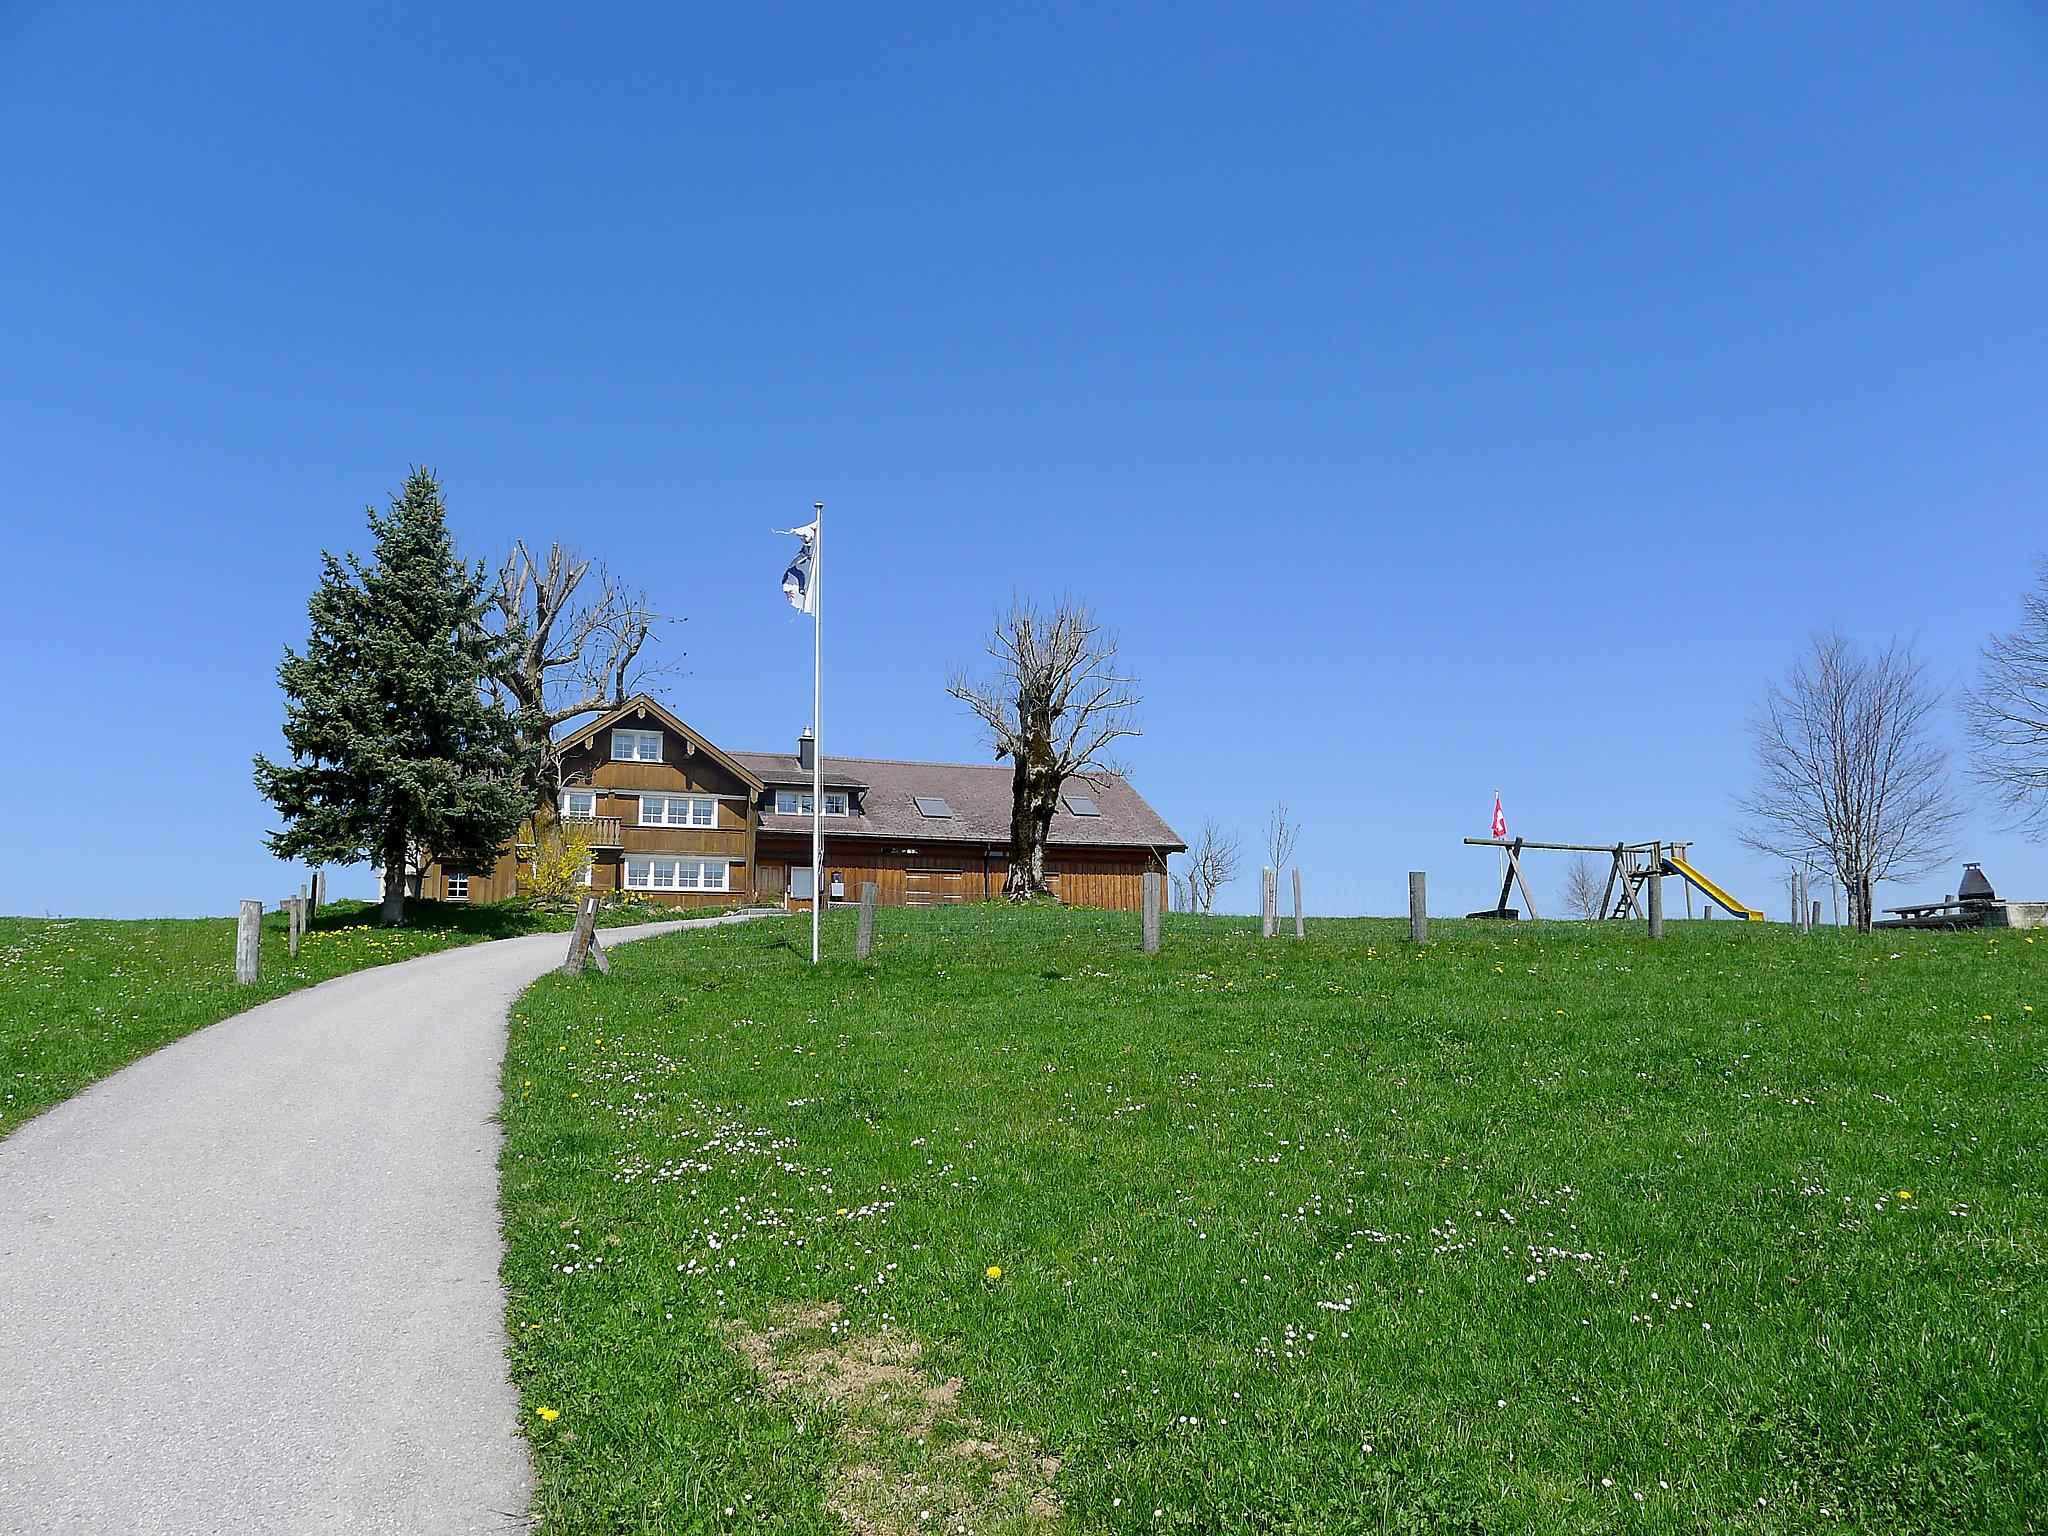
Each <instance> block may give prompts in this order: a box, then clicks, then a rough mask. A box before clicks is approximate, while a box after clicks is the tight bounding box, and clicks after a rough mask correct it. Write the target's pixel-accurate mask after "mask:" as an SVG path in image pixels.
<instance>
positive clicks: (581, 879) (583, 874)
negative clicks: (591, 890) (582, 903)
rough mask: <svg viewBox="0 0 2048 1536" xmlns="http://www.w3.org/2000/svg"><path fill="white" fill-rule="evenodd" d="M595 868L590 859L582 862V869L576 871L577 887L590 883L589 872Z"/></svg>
mask: <svg viewBox="0 0 2048 1536" xmlns="http://www.w3.org/2000/svg"><path fill="white" fill-rule="evenodd" d="M596 867H597V866H596V863H595V862H594V861H592V860H590V859H585V860H584V861H583V867H582V868H581V869H579V870H577V871H576V883H577V884H578V885H589V884H590V883H591V876H590V872H591V870H593V869H595V868H596Z"/></svg>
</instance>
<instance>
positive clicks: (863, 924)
mask: <svg viewBox="0 0 2048 1536" xmlns="http://www.w3.org/2000/svg"><path fill="white" fill-rule="evenodd" d="M881 895H882V893H881V891H880V889H879V888H878V887H877V886H876V885H875V882H874V881H872V880H863V881H861V883H860V926H859V927H858V928H856V929H855V930H854V934H853V958H854V959H856V960H865V959H867V957H868V956H869V955H870V954H872V953H873V952H874V948H875V903H876V902H877V901H879V900H880V899H881Z"/></svg>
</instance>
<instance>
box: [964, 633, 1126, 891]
mask: <svg viewBox="0 0 2048 1536" xmlns="http://www.w3.org/2000/svg"><path fill="white" fill-rule="evenodd" d="M1116 648H1117V647H1116V637H1115V636H1113V635H1108V634H1105V633H1104V632H1103V630H1102V627H1101V626H1100V625H1098V624H1097V623H1096V622H1095V616H1094V615H1093V614H1092V613H1090V612H1089V611H1088V608H1087V606H1086V605H1085V604H1083V603H1080V602H1076V601H1075V600H1074V599H1072V598H1062V599H1061V600H1060V601H1059V602H1058V603H1057V604H1056V605H1054V606H1053V607H1052V608H1049V609H1041V608H1040V607H1038V606H1037V605H1036V604H1035V603H1032V602H1029V601H1027V600H1024V599H1021V598H1019V599H1013V600H1012V601H1011V603H1010V611H1009V612H1008V613H1007V614H1003V615H999V616H998V617H997V619H996V625H995V630H994V632H993V633H992V634H991V635H990V636H989V640H988V654H989V655H990V656H991V657H993V658H994V660H995V664H996V665H995V673H994V675H993V676H992V677H990V678H988V679H986V680H985V681H979V682H977V681H975V680H974V679H972V678H970V677H969V676H968V674H967V672H966V670H965V669H964V668H955V669H954V671H953V673H952V675H951V676H950V677H949V678H948V679H947V681H946V691H947V692H948V693H950V694H951V695H952V696H953V697H954V698H956V699H958V700H960V701H961V702H962V703H963V704H965V705H966V706H967V707H968V708H969V709H971V710H973V711H974V713H975V715H976V716H977V717H978V718H979V719H980V721H981V723H982V725H983V726H984V727H985V728H986V730H987V733H988V738H989V745H990V746H991V747H992V748H993V749H994V751H995V755H996V756H997V757H998V758H1005V757H1007V758H1009V759H1010V761H1011V762H1012V763H1013V764H1015V765H1016V772H1015V774H1014V775H1013V777H1012V780H1011V785H1012V788H1011V805H1010V872H1009V875H1008V876H1007V877H1006V878H1005V880H1004V882H1003V895H1004V896H1005V897H1006V898H1007V899H1008V900H1011V901H1024V900H1028V899H1029V898H1031V897H1033V896H1045V895H1050V894H1051V893H1050V891H1048V890H1047V888H1046V884H1045V844H1046V839H1047V837H1048V836H1049V835H1050V833H1051V831H1052V818H1053V813H1054V812H1055V811H1056V810H1057V809H1058V808H1059V799H1060V790H1061V787H1062V786H1063V785H1064V784H1065V783H1066V781H1067V780H1068V779H1070V778H1076V777H1078V778H1083V779H1089V780H1094V779H1100V778H1107V777H1114V776H1116V774H1117V772H1118V770H1117V768H1116V766H1115V765H1114V764H1113V763H1111V762H1110V761H1109V760H1108V759H1107V758H1106V757H1105V756H1104V752H1105V749H1107V748H1108V746H1109V744H1110V743H1111V742H1113V741H1116V740H1118V739H1120V738H1121V737H1125V736H1135V735H1137V734H1138V724H1137V718H1136V711H1137V707H1138V693H1137V680H1136V679H1135V678H1132V677H1128V676H1125V675H1124V674H1122V673H1121V672H1119V671H1118V670H1117V655H1116Z"/></svg>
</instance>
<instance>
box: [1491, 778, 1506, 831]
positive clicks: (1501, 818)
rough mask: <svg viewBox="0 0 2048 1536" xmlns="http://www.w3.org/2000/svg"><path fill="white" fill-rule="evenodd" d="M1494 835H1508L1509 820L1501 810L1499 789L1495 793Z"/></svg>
mask: <svg viewBox="0 0 2048 1536" xmlns="http://www.w3.org/2000/svg"><path fill="white" fill-rule="evenodd" d="M1493 835H1494V836H1495V837H1506V836H1507V835H1508V818H1507V816H1506V814H1505V813H1503V812H1502V810H1501V808H1500V791H1499V790H1497V789H1496V790H1495V791H1494V792H1493Z"/></svg>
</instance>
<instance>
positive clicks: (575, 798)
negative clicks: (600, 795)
mask: <svg viewBox="0 0 2048 1536" xmlns="http://www.w3.org/2000/svg"><path fill="white" fill-rule="evenodd" d="M562 814H563V815H564V816H595V815H596V814H597V791H596V790H594V789H565V790H563V791H562Z"/></svg>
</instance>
